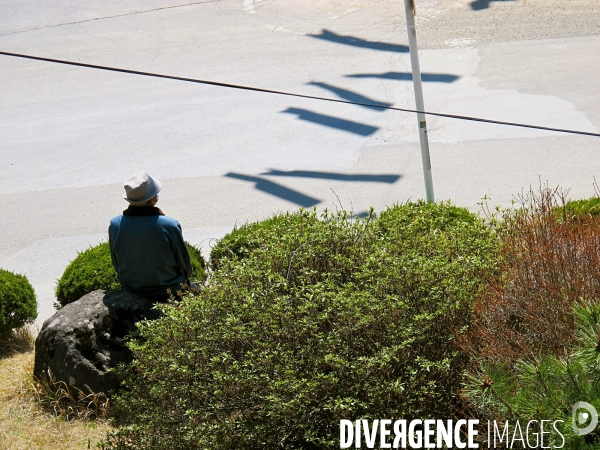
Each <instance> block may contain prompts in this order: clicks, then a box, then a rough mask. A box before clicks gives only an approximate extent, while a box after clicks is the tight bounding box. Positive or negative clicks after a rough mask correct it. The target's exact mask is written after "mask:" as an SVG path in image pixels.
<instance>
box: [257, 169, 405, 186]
mask: <svg viewBox="0 0 600 450" xmlns="http://www.w3.org/2000/svg"><path fill="white" fill-rule="evenodd" d="M261 175H267V176H274V177H299V178H317V179H320V180H336V181H355V182H363V183H389V184H393V183H395V182H396V181H398V180H399V179H400V175H396V174H370V173H352V174H347V173H336V172H319V171H313V170H289V171H284V170H275V169H270V170H269V171H268V172H265V173H262V174H261Z"/></svg>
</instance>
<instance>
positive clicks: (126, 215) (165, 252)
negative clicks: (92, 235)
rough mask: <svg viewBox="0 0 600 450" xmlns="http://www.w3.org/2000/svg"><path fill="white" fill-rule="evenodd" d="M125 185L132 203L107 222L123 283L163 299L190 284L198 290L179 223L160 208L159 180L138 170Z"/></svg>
mask: <svg viewBox="0 0 600 450" xmlns="http://www.w3.org/2000/svg"><path fill="white" fill-rule="evenodd" d="M124 187H125V194H123V198H124V199H125V200H127V202H129V207H128V208H127V209H126V210H125V211H123V214H121V215H119V216H117V217H114V218H113V219H112V220H111V221H110V225H109V227H108V239H109V245H110V255H111V258H112V264H113V267H114V268H115V270H116V272H117V275H118V277H119V282H120V283H121V285H122V286H123V288H124V289H125V290H127V291H130V292H133V293H135V294H138V295H141V296H143V297H146V298H148V299H150V300H152V301H161V302H163V301H167V300H168V299H169V298H170V296H171V295H174V296H175V297H180V295H181V293H182V291H183V290H185V289H187V288H193V290H195V291H196V290H199V286H197V285H192V284H191V283H190V282H189V278H190V276H191V275H192V263H191V261H190V255H189V253H188V251H187V248H186V246H185V243H184V241H183V235H182V232H181V226H180V225H179V222H177V221H176V220H175V219H172V218H170V217H167V216H165V215H164V214H163V212H162V211H161V210H160V209H159V208H157V207H156V203H157V202H158V193H159V192H160V190H161V188H162V184H161V183H160V181H159V180H157V179H155V178H152V177H151V176H150V175H148V174H147V173H146V172H137V173H135V174H133V175H132V176H131V177H130V178H129V179H128V180H127V181H126V182H125V186H124Z"/></svg>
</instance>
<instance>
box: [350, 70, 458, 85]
mask: <svg viewBox="0 0 600 450" xmlns="http://www.w3.org/2000/svg"><path fill="white" fill-rule="evenodd" d="M346 78H379V79H383V80H399V81H412V73H410V72H385V73H356V74H352V75H346ZM459 78H460V77H459V76H457V75H450V74H447V73H422V74H421V80H422V81H424V82H429V83H454V82H455V81H456V80H458V79H459Z"/></svg>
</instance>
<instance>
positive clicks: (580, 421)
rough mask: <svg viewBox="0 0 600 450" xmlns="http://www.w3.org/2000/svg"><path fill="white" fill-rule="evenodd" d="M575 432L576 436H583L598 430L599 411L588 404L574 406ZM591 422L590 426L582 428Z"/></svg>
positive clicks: (578, 403) (579, 403)
mask: <svg viewBox="0 0 600 450" xmlns="http://www.w3.org/2000/svg"><path fill="white" fill-rule="evenodd" d="M572 419H573V431H574V432H575V434H578V435H580V436H583V435H584V434H589V433H591V432H592V431H594V430H595V429H596V425H598V411H596V408H594V407H593V406H592V405H590V404H589V403H588V402H577V403H575V404H574V405H573V415H572ZM588 421H589V423H588V425H587V426H586V427H584V428H581V427H582V426H583V425H585V424H586V423H587V422H588Z"/></svg>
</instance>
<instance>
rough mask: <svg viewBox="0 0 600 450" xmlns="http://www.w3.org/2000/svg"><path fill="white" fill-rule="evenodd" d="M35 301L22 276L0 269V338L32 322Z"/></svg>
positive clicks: (25, 279) (27, 282)
mask: <svg viewBox="0 0 600 450" xmlns="http://www.w3.org/2000/svg"><path fill="white" fill-rule="evenodd" d="M36 317H37V300H36V297H35V291H34V290H33V287H32V286H31V284H30V283H29V281H28V280H27V278H26V277H25V276H23V275H18V274H15V273H12V272H9V271H7V270H2V269H0V338H6V337H7V336H10V335H11V333H12V330H13V329H15V328H20V327H22V326H24V325H25V324H28V323H31V322H33V320H34V319H35V318H36Z"/></svg>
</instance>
